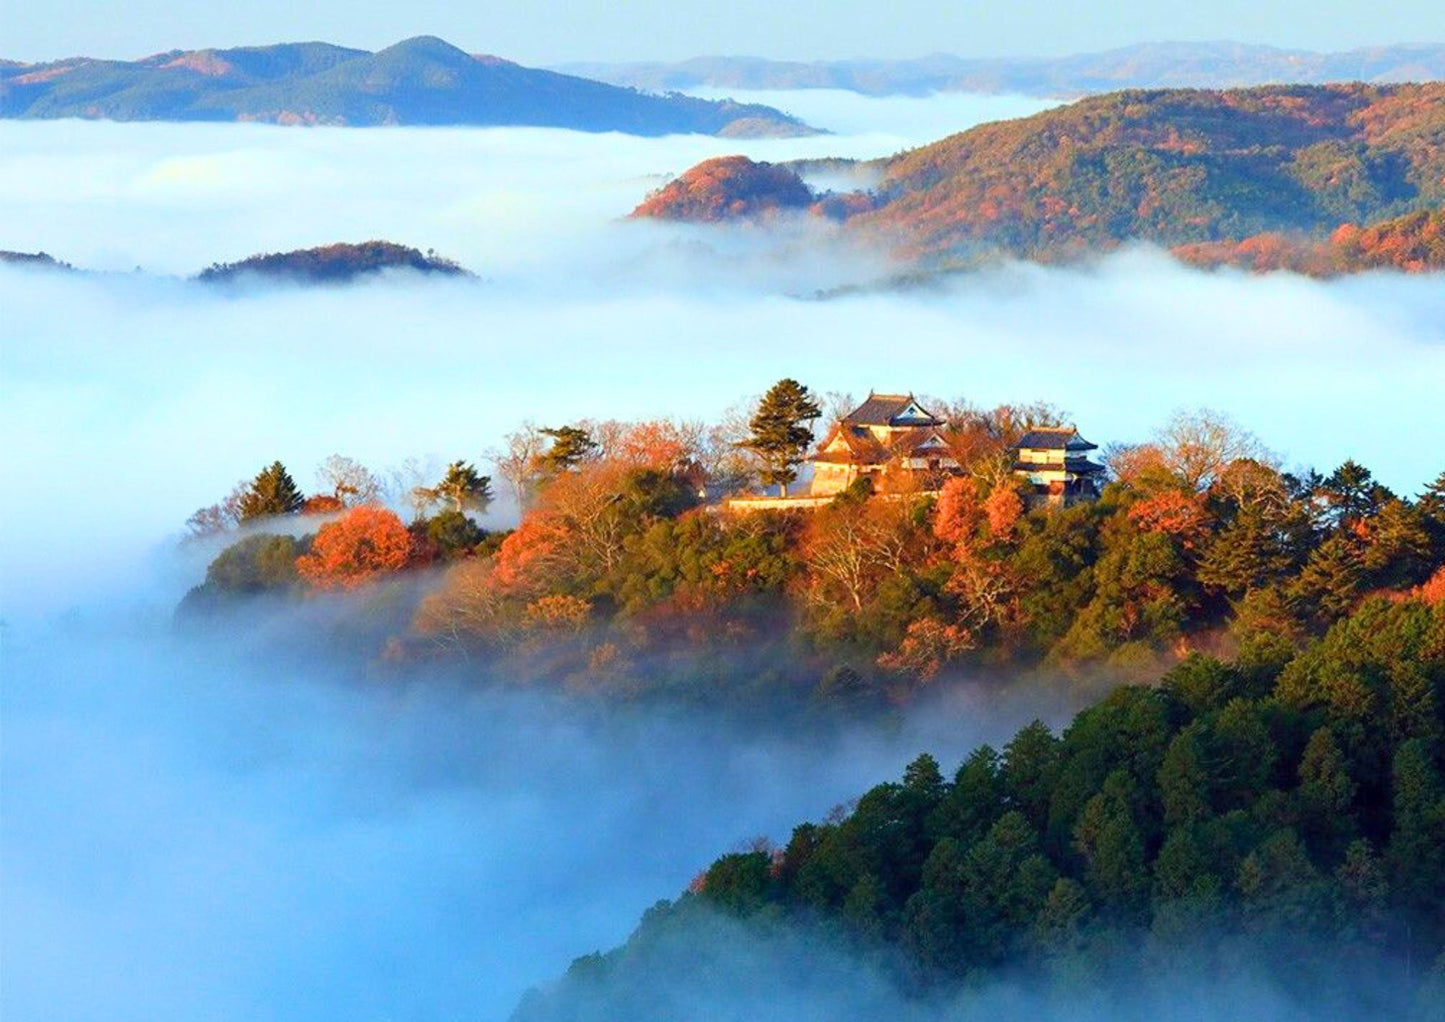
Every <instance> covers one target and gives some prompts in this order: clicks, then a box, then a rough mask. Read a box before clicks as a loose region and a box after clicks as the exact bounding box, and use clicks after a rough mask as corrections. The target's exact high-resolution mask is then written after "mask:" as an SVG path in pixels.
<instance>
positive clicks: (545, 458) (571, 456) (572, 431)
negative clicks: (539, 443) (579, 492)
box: [537, 426, 599, 475]
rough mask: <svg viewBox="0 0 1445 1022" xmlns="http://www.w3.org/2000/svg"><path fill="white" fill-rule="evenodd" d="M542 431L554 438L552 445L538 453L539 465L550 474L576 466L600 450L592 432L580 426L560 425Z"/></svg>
mask: <svg viewBox="0 0 1445 1022" xmlns="http://www.w3.org/2000/svg"><path fill="white" fill-rule="evenodd" d="M541 432H542V433H544V434H546V435H547V436H549V437H551V438H552V446H551V447H549V448H547V450H546V451H544V452H543V453H542V454H540V455H538V457H537V466H538V467H539V468H540V469H542V471H544V472H546V473H548V474H550V475H556V474H557V473H559V472H566V471H569V470H570V469H574V468H576V467H577V466H578V465H580V464H581V463H582V462H584V461H587V460H588V459H589V458H592V457H594V456H595V455H596V454H597V452H598V450H599V447H598V444H597V441H596V440H594V439H592V434H591V433H589V432H587V431H586V430H585V429H583V428H581V427H580V426H558V427H557V428H556V429H543V430H541Z"/></svg>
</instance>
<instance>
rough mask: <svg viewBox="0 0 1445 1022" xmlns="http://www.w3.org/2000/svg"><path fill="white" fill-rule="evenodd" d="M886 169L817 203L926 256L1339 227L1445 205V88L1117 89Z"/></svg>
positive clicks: (1055, 254) (964, 137) (1063, 253)
mask: <svg viewBox="0 0 1445 1022" xmlns="http://www.w3.org/2000/svg"><path fill="white" fill-rule="evenodd" d="M880 167H881V171H882V177H881V180H880V181H879V183H878V184H877V185H876V186H875V188H874V189H872V191H871V192H869V193H866V194H865V193H857V194H851V195H846V196H826V197H820V201H819V203H818V204H817V205H816V207H815V210H816V211H817V212H819V213H824V214H827V215H829V216H834V217H837V218H841V219H843V220H845V222H846V225H847V227H848V229H849V230H853V231H861V232H865V233H870V234H873V235H876V236H877V237H879V238H881V239H883V240H884V241H885V242H886V243H887V244H889V245H890V246H893V247H894V248H896V249H897V250H899V251H900V252H901V253H903V254H904V255H907V256H909V257H912V258H940V257H959V256H970V255H974V254H978V253H988V252H996V253H997V252H1001V253H1006V254H1010V255H1014V256H1019V257H1024V258H1034V259H1057V258H1063V257H1068V256H1071V255H1078V254H1081V253H1085V252H1089V251H1100V250H1107V249H1108V248H1111V247H1113V246H1115V245H1117V244H1119V243H1121V242H1125V241H1150V242H1154V243H1156V244H1160V245H1164V246H1170V247H1172V246H1177V245H1184V244H1190V243H1197V242H1213V241H1241V240H1243V239H1245V238H1250V237H1252V236H1255V235H1259V234H1264V233H1268V232H1275V233H1279V232H1286V233H1298V234H1304V235H1313V236H1317V237H1324V236H1325V235H1327V234H1328V233H1329V232H1331V231H1333V230H1335V229H1336V228H1338V227H1339V226H1340V225H1341V224H1346V223H1355V224H1360V223H1374V222H1376V221H1380V220H1384V219H1387V218H1389V217H1394V216H1399V215H1402V214H1406V213H1411V212H1415V211H1419V210H1423V209H1429V208H1435V207H1438V206H1439V204H1440V203H1441V202H1442V201H1445V84H1442V83H1432V84H1426V85H1398V86H1373V85H1362V84H1340V85H1327V86H1288V87H1286V86H1269V87H1262V88H1255V89H1241V90H1232V91H1223V92H1216V91H1205V90H1194V89H1173V90H1156V91H1148V92H1144V91H1130V92H1118V93H1111V94H1108V95H1103V96H1094V97H1089V98H1086V99H1083V100H1080V101H1078V102H1077V103H1074V104H1071V105H1069V106H1065V107H1060V108H1057V109H1054V110H1049V111H1045V112H1044V113H1040V114H1035V115H1034V116H1032V117H1025V118H1022V119H1019V120H1016V121H1004V122H998V123H993V124H984V125H980V126H978V127H976V128H972V129H970V130H968V131H965V132H962V133H961V134H958V135H954V136H951V137H949V138H945V139H943V140H941V141H939V142H935V143H933V144H932V145H928V146H924V147H922V148H920V149H915V150H912V151H910V152H905V153H901V154H899V155H898V156H895V157H892V158H891V159H888V160H885V161H882V162H881V164H880ZM640 212H641V211H640ZM682 213H683V211H682V210H680V209H679V210H670V209H668V208H666V207H665V206H659V205H658V204H657V203H654V204H653V206H652V207H649V209H648V210H647V214H648V215H655V216H680V215H682Z"/></svg>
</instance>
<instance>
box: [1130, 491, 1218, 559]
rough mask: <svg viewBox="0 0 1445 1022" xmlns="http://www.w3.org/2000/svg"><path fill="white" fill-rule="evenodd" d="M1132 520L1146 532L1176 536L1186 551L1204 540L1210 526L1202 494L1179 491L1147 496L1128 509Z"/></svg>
mask: <svg viewBox="0 0 1445 1022" xmlns="http://www.w3.org/2000/svg"><path fill="white" fill-rule="evenodd" d="M1129 520H1130V521H1132V522H1133V523H1134V524H1135V525H1137V526H1138V527H1139V529H1140V530H1141V531H1143V532H1162V533H1164V534H1165V535H1166V536H1172V537H1174V538H1175V539H1177V540H1178V541H1179V544H1180V545H1181V546H1182V547H1184V549H1186V550H1193V549H1194V548H1195V547H1197V546H1198V545H1199V543H1200V542H1202V541H1203V539H1204V537H1205V535H1206V534H1207V533H1208V530H1209V524H1210V516H1209V512H1208V511H1207V510H1206V509H1205V507H1204V497H1203V495H1202V494H1198V493H1184V492H1181V491H1179V490H1164V491H1163V492H1161V493H1156V494H1154V495H1153V496H1152V497H1145V498H1144V499H1143V500H1141V501H1139V502H1138V503H1136V504H1135V505H1134V506H1133V507H1131V508H1129Z"/></svg>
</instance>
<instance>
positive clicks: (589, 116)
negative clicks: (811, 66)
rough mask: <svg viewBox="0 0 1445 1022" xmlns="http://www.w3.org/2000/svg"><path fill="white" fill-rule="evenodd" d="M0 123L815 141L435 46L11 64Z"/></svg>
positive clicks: (751, 111)
mask: <svg viewBox="0 0 1445 1022" xmlns="http://www.w3.org/2000/svg"><path fill="white" fill-rule="evenodd" d="M0 117H4V118H27V119H49V118H62V117H81V118H88V119H105V120H127V121H128V120H162V121H258V122H264V123H276V124H324V125H339V126H380V125H401V124H408V125H471V126H479V127H489V126H514V127H551V128H570V129H574V130H580V131H594V132H600V131H618V132H624V133H627V134H635V135H666V134H680V133H705V134H713V135H720V136H725V137H752V136H791V135H806V134H815V133H816V132H815V131H814V129H812V128H810V127H808V126H807V125H805V124H803V123H802V122H801V121H799V120H798V119H797V118H794V117H791V116H789V115H787V114H785V113H782V112H781V111H778V110H775V109H773V108H772V107H768V106H763V105H761V104H745V103H736V102H733V101H731V100H705V99H698V98H696V97H692V96H681V95H656V94H652V93H646V92H640V91H638V90H636V89H632V88H627V87H621V86H615V85H609V84H606V83H603V82H597V81H592V80H589V79H586V78H579V77H576V76H573V75H565V74H560V73H558V72H555V71H547V70H541V69H537V68H528V67H523V66H522V65H520V64H517V63H515V62H513V61H510V60H506V59H505V58H502V57H496V56H492V55H488V54H479V55H474V54H470V53H467V52H466V51H464V50H462V49H460V48H458V47H456V46H453V45H452V44H450V43H448V42H446V41H445V40H443V39H440V38H437V37H436V36H416V37H414V38H411V39H404V40H402V41H401V42H398V43H395V44H393V45H392V46H388V47H386V48H384V49H382V50H378V51H376V52H375V53H371V52H368V51H366V50H353V49H349V48H347V47H341V46H334V45H332V44H330V43H321V42H305V43H278V44H275V45H271V46H244V47H235V48H232V49H215V48H207V49H199V50H168V51H165V52H163V53H157V54H152V55H151V56H148V57H143V58H141V59H140V60H136V61H116V60H101V59H95V58H90V57H70V58H66V59H64V60H59V61H52V62H49V63H43V64H21V63H18V62H12V61H5V62H0Z"/></svg>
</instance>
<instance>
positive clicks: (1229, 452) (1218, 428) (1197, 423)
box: [1155, 408, 1270, 491]
mask: <svg viewBox="0 0 1445 1022" xmlns="http://www.w3.org/2000/svg"><path fill="white" fill-rule="evenodd" d="M1155 443H1156V445H1157V446H1158V448H1159V450H1160V453H1161V455H1162V457H1163V460H1164V464H1165V465H1166V466H1167V467H1168V468H1169V470H1170V471H1171V472H1173V473H1174V474H1175V475H1176V476H1178V477H1179V480H1180V482H1182V483H1183V484H1184V485H1185V486H1187V487H1188V488H1190V489H1192V490H1196V491H1198V490H1205V489H1208V488H1209V486H1210V484H1211V483H1213V482H1214V480H1215V479H1217V478H1218V477H1219V474H1220V473H1221V472H1223V471H1224V469H1225V467H1226V466H1227V465H1228V464H1229V463H1230V462H1232V461H1236V460H1238V459H1240V458H1251V459H1253V460H1255V461H1260V462H1264V461H1268V460H1269V459H1270V454H1269V452H1268V451H1267V450H1265V448H1264V445H1263V444H1261V443H1260V442H1259V438H1258V437H1256V436H1255V435H1254V434H1253V433H1251V432H1249V431H1248V430H1246V429H1245V428H1244V427H1242V426H1241V425H1239V423H1237V422H1235V421H1234V419H1232V418H1230V417H1229V416H1228V415H1226V414H1224V413H1223V412H1217V411H1213V410H1212V409H1209V408H1199V409H1195V410H1193V411H1185V410H1181V411H1178V412H1175V413H1174V416H1173V417H1172V418H1171V419H1170V420H1169V422H1168V423H1167V424H1166V425H1165V426H1164V428H1163V429H1161V430H1159V432H1158V433H1157V434H1156V435H1155Z"/></svg>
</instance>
